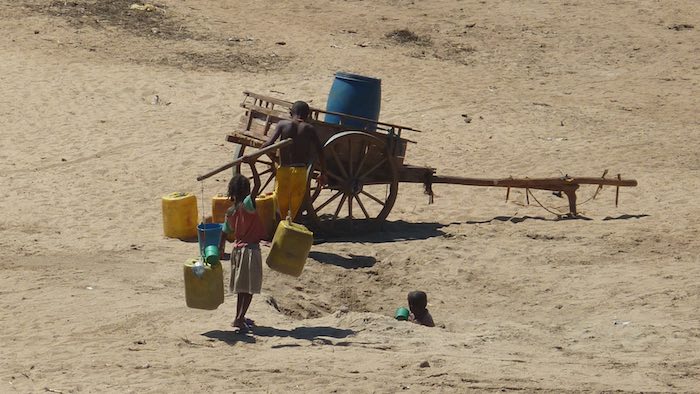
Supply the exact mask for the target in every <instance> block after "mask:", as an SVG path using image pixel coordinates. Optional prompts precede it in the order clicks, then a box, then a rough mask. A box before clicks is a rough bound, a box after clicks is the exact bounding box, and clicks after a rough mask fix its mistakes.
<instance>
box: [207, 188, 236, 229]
mask: <svg viewBox="0 0 700 394" xmlns="http://www.w3.org/2000/svg"><path fill="white" fill-rule="evenodd" d="M231 205H233V202H232V201H231V200H230V199H229V198H228V196H226V195H224V194H221V193H219V194H217V195H215V196H214V197H212V198H211V216H212V223H223V222H224V220H226V211H227V210H228V209H229V208H231Z"/></svg>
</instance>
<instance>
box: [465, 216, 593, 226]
mask: <svg viewBox="0 0 700 394" xmlns="http://www.w3.org/2000/svg"><path fill="white" fill-rule="evenodd" d="M526 220H541V221H543V222H562V221H567V220H593V219H591V218H589V217H586V216H583V215H577V216H560V217H552V218H545V217H542V216H527V215H525V216H496V217H494V218H491V219H488V220H468V221H466V222H465V223H466V224H486V223H491V222H511V223H522V222H524V221H526Z"/></svg>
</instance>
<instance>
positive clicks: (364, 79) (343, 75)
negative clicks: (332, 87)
mask: <svg viewBox="0 0 700 394" xmlns="http://www.w3.org/2000/svg"><path fill="white" fill-rule="evenodd" d="M335 77H336V78H341V79H350V80H353V81H358V82H370V83H380V82H381V81H382V80H381V79H379V78H372V77H366V76H364V75H360V74H352V73H347V72H343V71H338V72H337V73H335Z"/></svg>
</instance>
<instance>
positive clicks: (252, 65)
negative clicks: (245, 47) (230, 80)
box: [159, 51, 290, 72]
mask: <svg viewBox="0 0 700 394" xmlns="http://www.w3.org/2000/svg"><path fill="white" fill-rule="evenodd" d="M289 60H290V58H289V57H287V56H279V55H276V54H251V53H245V52H233V51H217V52H204V53H202V52H190V51H186V52H178V53H176V54H174V55H168V56H164V57H162V58H160V60H159V63H160V64H164V65H167V66H175V67H180V68H184V69H209V70H217V71H225V72H231V71H240V70H244V71H248V72H265V71H274V70H279V69H281V68H282V66H283V65H285V64H287V63H288V62H289Z"/></svg>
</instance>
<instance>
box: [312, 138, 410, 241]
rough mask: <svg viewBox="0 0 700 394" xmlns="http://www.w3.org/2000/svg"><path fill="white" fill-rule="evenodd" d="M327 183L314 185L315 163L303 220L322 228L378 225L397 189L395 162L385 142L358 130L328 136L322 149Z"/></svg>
mask: <svg viewBox="0 0 700 394" xmlns="http://www.w3.org/2000/svg"><path fill="white" fill-rule="evenodd" d="M323 153H324V156H325V161H326V163H325V164H326V178H327V185H326V186H325V187H323V188H321V187H320V186H319V183H318V175H319V167H320V166H319V165H318V163H316V164H315V165H314V166H313V167H312V168H311V169H310V170H309V177H308V183H309V187H308V195H307V200H306V201H307V203H306V212H305V213H306V217H307V218H308V221H309V222H310V224H312V225H316V226H318V227H319V228H320V229H321V230H329V231H343V230H355V229H359V228H361V227H364V226H365V225H371V226H372V227H374V226H376V225H380V224H381V223H382V222H383V221H384V220H385V219H386V217H387V216H388V215H389V212H391V209H392V208H393V206H394V202H395V201H396V195H397V193H398V189H399V182H398V174H397V169H396V163H395V162H394V160H393V157H391V156H390V155H388V154H387V149H386V144H385V142H384V141H383V140H382V139H380V138H377V137H375V136H372V135H370V134H367V133H364V132H361V131H345V132H342V133H338V134H336V135H334V136H333V137H331V138H330V139H329V140H328V142H326V145H325V146H324V148H323Z"/></svg>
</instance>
